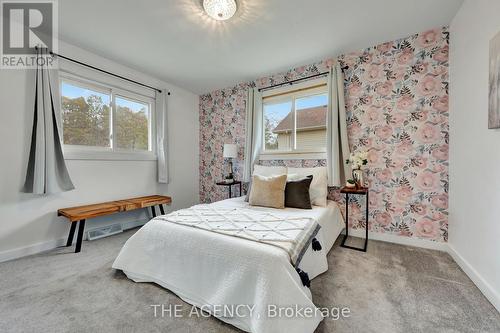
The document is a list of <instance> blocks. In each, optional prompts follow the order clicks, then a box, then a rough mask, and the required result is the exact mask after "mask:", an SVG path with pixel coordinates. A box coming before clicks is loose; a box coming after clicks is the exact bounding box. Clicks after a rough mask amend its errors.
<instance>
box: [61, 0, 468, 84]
mask: <svg viewBox="0 0 500 333" xmlns="http://www.w3.org/2000/svg"><path fill="white" fill-rule="evenodd" d="M237 1H238V4H239V9H238V12H237V14H236V16H235V17H233V19H231V20H229V21H226V22H216V21H214V20H212V19H210V18H209V17H207V16H206V15H205V14H204V13H203V11H202V9H201V8H202V7H201V5H200V2H201V0H143V1H140V0H135V1H124V0H106V1H103V0H85V1H82V0H62V1H59V34H60V37H61V39H62V40H64V41H67V42H69V43H72V44H74V45H76V46H80V47H82V48H84V49H87V50H89V51H92V52H94V53H96V54H99V55H101V56H104V57H107V58H110V59H112V60H115V61H117V62H119V63H122V64H124V65H127V66H129V67H133V68H136V69H138V70H141V71H143V72H145V73H147V74H150V75H152V76H155V77H158V78H160V79H163V80H165V81H167V82H170V83H173V84H176V85H178V86H181V87H184V88H186V89H188V90H190V91H192V92H195V93H205V92H209V91H212V90H214V89H217V88H223V87H228V86H231V85H234V84H236V83H239V82H244V81H249V80H253V79H256V78H259V77H261V76H265V75H268V74H272V73H276V72H280V71H284V70H287V69H289V68H291V67H293V66H296V65H304V64H308V63H311V62H314V61H317V60H322V59H324V58H327V57H329V56H335V55H338V54H341V53H344V52H348V51H354V50H358V49H361V48H365V47H368V46H372V45H376V44H377V43H380V42H384V41H390V40H394V39H397V38H401V37H406V36H409V35H411V34H413V33H416V32H420V31H423V30H426V29H429V28H433V27H439V26H444V25H448V24H449V23H450V21H451V19H452V18H453V17H454V15H455V13H456V12H457V11H458V8H459V7H460V5H461V4H462V2H463V0H237Z"/></svg>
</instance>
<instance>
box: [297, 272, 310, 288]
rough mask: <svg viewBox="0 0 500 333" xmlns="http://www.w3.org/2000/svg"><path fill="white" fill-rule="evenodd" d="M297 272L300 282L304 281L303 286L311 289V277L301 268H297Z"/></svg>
mask: <svg viewBox="0 0 500 333" xmlns="http://www.w3.org/2000/svg"><path fill="white" fill-rule="evenodd" d="M295 270H296V271H297V273H299V276H300V281H302V284H303V285H304V286H306V287H307V288H310V287H311V280H309V275H308V274H307V273H306V272H304V271H303V270H301V269H300V268H296V269H295Z"/></svg>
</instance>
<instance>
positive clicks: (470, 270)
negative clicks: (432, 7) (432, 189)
mask: <svg viewBox="0 0 500 333" xmlns="http://www.w3.org/2000/svg"><path fill="white" fill-rule="evenodd" d="M499 31H500V1H498V0H466V1H465V2H464V4H463V6H462V8H461V9H460V11H459V12H458V14H457V16H456V17H455V18H454V20H453V22H452V24H451V26H450V33H451V42H450V45H451V50H450V52H451V53H450V82H451V87H450V97H451V100H450V103H451V104H450V210H449V211H450V217H449V220H450V224H449V245H450V248H451V254H452V255H453V256H454V257H455V259H456V261H457V262H458V263H459V264H460V265H461V266H462V268H463V269H464V271H465V272H466V273H467V274H468V275H469V276H470V277H471V279H472V280H474V282H475V283H476V285H477V286H478V287H479V288H480V289H481V290H482V291H483V293H484V294H485V295H486V296H487V297H488V298H489V300H490V301H491V302H492V303H493V304H494V305H495V306H496V308H497V309H498V310H499V311H500V173H499V166H500V130H489V129H488V118H487V117H488V66H489V64H488V62H489V60H488V59H489V41H490V39H491V38H492V37H493V36H494V35H495V34H496V33H497V32H499Z"/></svg>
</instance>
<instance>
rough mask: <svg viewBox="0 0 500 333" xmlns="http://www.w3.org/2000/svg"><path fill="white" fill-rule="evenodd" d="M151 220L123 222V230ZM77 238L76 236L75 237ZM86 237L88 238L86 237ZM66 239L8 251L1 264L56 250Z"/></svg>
mask: <svg viewBox="0 0 500 333" xmlns="http://www.w3.org/2000/svg"><path fill="white" fill-rule="evenodd" d="M148 221H149V219H142V220H137V221H130V222H123V223H122V227H123V230H128V229H132V228H137V227H140V226H142V225H144V224H146V223H147V222H148ZM75 236H76V235H75ZM85 237H86V236H85ZM66 241H67V239H66V237H65V238H60V239H53V240H50V241H46V242H41V243H37V244H33V245H28V246H24V247H20V248H17V249H12V250H7V251H3V252H0V262H4V261H9V260H14V259H19V258H22V257H26V256H30V255H33V254H37V253H40V252H44V251H49V250H52V249H55V248H56V247H60V246H64V245H65V244H66Z"/></svg>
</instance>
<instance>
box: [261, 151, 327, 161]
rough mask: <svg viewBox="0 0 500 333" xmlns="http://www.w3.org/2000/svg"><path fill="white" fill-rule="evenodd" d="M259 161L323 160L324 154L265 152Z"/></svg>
mask: <svg viewBox="0 0 500 333" xmlns="http://www.w3.org/2000/svg"><path fill="white" fill-rule="evenodd" d="M259 159H261V160H263V161H269V160H324V159H326V152H300V151H291V152H287V151H285V152H272V153H271V152H265V153H261V154H260V156H259Z"/></svg>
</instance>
